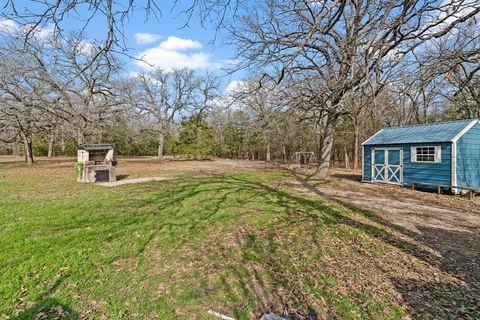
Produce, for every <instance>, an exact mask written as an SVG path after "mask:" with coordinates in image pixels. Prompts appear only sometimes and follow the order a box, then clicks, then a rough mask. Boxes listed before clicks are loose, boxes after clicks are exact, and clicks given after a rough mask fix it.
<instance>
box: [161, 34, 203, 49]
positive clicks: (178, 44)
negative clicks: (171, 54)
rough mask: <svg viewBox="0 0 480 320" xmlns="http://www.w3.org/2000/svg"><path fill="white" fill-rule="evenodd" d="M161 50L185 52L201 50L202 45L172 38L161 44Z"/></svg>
mask: <svg viewBox="0 0 480 320" xmlns="http://www.w3.org/2000/svg"><path fill="white" fill-rule="evenodd" d="M159 48H160V49H164V50H172V51H185V50H189V49H201V48H202V44H201V43H200V42H198V41H194V40H190V39H182V38H177V37H174V36H170V37H168V39H167V40H165V41H162V43H160V46H159Z"/></svg>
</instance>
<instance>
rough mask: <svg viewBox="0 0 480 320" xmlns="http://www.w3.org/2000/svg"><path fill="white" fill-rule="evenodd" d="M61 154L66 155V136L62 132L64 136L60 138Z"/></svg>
mask: <svg viewBox="0 0 480 320" xmlns="http://www.w3.org/2000/svg"><path fill="white" fill-rule="evenodd" d="M60 153H61V154H62V156H64V155H65V136H64V134H63V132H62V135H61V137H60Z"/></svg>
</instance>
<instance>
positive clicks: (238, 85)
mask: <svg viewBox="0 0 480 320" xmlns="http://www.w3.org/2000/svg"><path fill="white" fill-rule="evenodd" d="M246 84H247V83H246V82H245V81H241V80H232V81H230V82H229V83H228V84H227V87H226V88H225V93H226V94H227V95H234V94H235V93H238V92H241V91H242V90H243V89H245V86H246Z"/></svg>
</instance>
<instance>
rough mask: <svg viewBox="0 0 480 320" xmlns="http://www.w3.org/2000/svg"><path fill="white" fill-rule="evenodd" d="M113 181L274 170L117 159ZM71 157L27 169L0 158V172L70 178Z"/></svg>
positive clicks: (241, 163)
mask: <svg viewBox="0 0 480 320" xmlns="http://www.w3.org/2000/svg"><path fill="white" fill-rule="evenodd" d="M117 160H118V165H117V179H118V180H123V179H133V178H146V177H154V176H165V177H172V178H173V177H179V176H183V177H188V176H198V175H202V174H211V173H216V174H221V173H229V172H241V171H256V170H269V169H274V166H272V165H268V164H265V162H262V161H250V160H228V159H214V160H204V161H193V160H192V161H189V160H176V159H173V158H169V157H166V158H165V159H163V160H158V158H156V157H119V158H118V159H117ZM75 161H76V158H73V157H70V158H69V157H54V158H51V159H49V158H37V159H36V163H35V164H33V165H27V164H25V163H24V161H23V158H21V157H11V156H2V157H0V170H1V169H5V170H6V171H7V172H8V173H10V174H12V176H15V177H17V176H20V177H21V176H30V175H31V174H32V171H34V172H35V176H38V177H42V176H46V177H52V178H53V177H55V178H59V177H62V176H64V177H67V176H68V177H74V175H75V169H74V163H75Z"/></svg>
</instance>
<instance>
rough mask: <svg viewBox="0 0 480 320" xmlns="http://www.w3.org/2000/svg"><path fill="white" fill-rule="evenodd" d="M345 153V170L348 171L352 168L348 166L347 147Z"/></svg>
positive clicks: (344, 148) (344, 147)
mask: <svg viewBox="0 0 480 320" xmlns="http://www.w3.org/2000/svg"><path fill="white" fill-rule="evenodd" d="M343 151H344V153H345V169H346V170H348V169H349V168H350V166H349V165H348V151H347V146H346V145H345V146H343Z"/></svg>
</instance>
